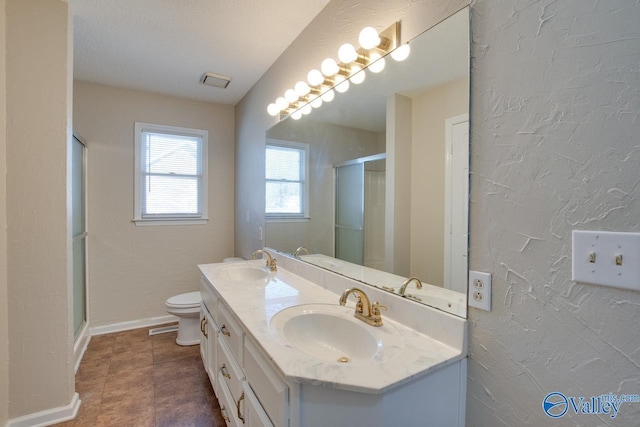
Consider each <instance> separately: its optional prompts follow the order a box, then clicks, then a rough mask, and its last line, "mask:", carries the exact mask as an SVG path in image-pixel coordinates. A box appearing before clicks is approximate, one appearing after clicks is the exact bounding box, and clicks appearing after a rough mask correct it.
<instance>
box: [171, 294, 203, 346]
mask: <svg viewBox="0 0 640 427" xmlns="http://www.w3.org/2000/svg"><path fill="white" fill-rule="evenodd" d="M200 301H202V298H201V297H200V292H199V291H196V292H187V293H186V294H180V295H176V296H174V297H171V298H169V299H168V300H167V302H166V306H167V312H168V313H169V314H173V315H174V316H177V317H178V338H176V343H177V344H178V345H196V344H200V325H199V323H200Z"/></svg>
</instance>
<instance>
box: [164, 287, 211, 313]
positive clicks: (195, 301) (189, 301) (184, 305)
mask: <svg viewBox="0 0 640 427" xmlns="http://www.w3.org/2000/svg"><path fill="white" fill-rule="evenodd" d="M200 301H202V299H201V297H200V292H199V291H196V292H187V293H185V294H180V295H176V296H173V297H171V298H169V299H168V300H167V303H166V305H167V308H177V309H189V308H198V309H199V308H200Z"/></svg>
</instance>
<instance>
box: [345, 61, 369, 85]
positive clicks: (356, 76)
mask: <svg viewBox="0 0 640 427" xmlns="http://www.w3.org/2000/svg"><path fill="white" fill-rule="evenodd" d="M365 77H367V74H366V73H365V72H364V70H363V69H362V67H361V66H360V65H358V64H353V65H352V66H351V77H349V80H351V82H352V83H353V84H356V85H359V84H360V83H362V82H363V81H364V79H365Z"/></svg>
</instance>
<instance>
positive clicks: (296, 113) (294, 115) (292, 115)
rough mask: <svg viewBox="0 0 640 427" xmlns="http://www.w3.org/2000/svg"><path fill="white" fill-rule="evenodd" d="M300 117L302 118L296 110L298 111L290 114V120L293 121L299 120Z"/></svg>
mask: <svg viewBox="0 0 640 427" xmlns="http://www.w3.org/2000/svg"><path fill="white" fill-rule="evenodd" d="M300 117H302V113H301V112H300V110H298V111H294V112H293V113H292V114H291V118H292V119H293V120H300Z"/></svg>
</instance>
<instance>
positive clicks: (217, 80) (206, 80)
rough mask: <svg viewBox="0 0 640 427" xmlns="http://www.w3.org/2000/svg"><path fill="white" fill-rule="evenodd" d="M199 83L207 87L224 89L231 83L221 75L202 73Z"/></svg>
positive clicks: (229, 78) (228, 78)
mask: <svg viewBox="0 0 640 427" xmlns="http://www.w3.org/2000/svg"><path fill="white" fill-rule="evenodd" d="M200 83H202V84H205V85H207V86H214V87H220V88H222V89H226V87H227V86H229V83H231V77H227V76H223V75H222V74H216V73H204V74H203V75H202V77H201V78H200Z"/></svg>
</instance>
